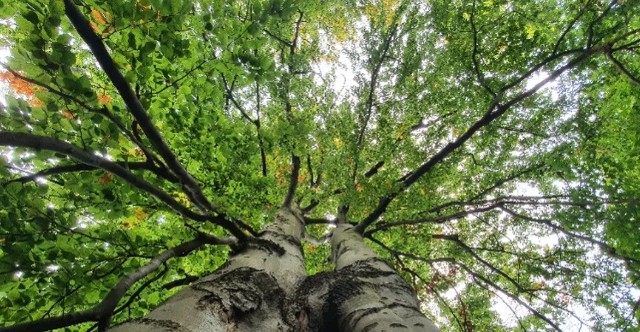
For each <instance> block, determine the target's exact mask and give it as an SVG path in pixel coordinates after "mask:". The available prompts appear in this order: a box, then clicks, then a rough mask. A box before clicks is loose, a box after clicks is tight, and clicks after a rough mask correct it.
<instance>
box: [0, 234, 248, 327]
mask: <svg viewBox="0 0 640 332" xmlns="http://www.w3.org/2000/svg"><path fill="white" fill-rule="evenodd" d="M233 243H235V241H234V240H233V239H230V238H216V237H204V236H202V235H200V236H198V237H196V238H195V239H193V240H191V241H189V242H185V243H182V244H180V245H178V246H176V247H173V248H170V249H168V250H166V251H164V252H163V253H161V254H160V255H158V256H156V257H154V258H153V259H152V260H151V262H149V263H147V264H146V265H144V266H143V267H141V268H139V269H138V270H136V271H134V272H132V273H130V274H129V275H127V276H125V277H124V278H122V279H120V281H119V282H118V283H117V284H116V285H115V286H113V287H112V288H111V291H110V292H109V294H107V296H106V297H105V298H104V299H103V300H102V301H101V302H100V303H99V304H97V305H96V306H94V307H93V308H91V309H89V310H86V311H82V312H76V313H71V314H66V315H63V316H59V317H52V318H45V319H40V320H37V321H33V322H29V323H24V324H18V325H14V326H8V327H0V332H18V331H20V332H21V331H25V332H26V331H30V332H36V331H48V330H53V329H58V328H63V327H68V326H72V325H76V324H80V323H85V322H92V321H93V322H98V323H99V326H100V327H99V330H100V331H105V330H106V329H107V328H108V327H109V321H110V319H111V315H112V314H113V311H114V309H115V308H116V306H117V305H118V302H120V299H122V297H123V296H124V295H125V294H126V292H127V291H128V290H129V288H131V286H133V285H134V284H135V283H136V282H137V281H139V280H141V279H143V278H145V277H146V276H148V275H149V274H151V273H152V272H154V271H156V270H157V269H158V268H159V267H160V266H162V265H163V264H164V262H166V261H167V260H168V259H170V258H173V257H182V256H185V255H187V254H189V253H190V252H192V251H194V250H196V249H198V248H200V247H202V246H203V245H205V244H219V245H220V244H221V245H231V244H233Z"/></svg>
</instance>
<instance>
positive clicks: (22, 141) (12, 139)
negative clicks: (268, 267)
mask: <svg viewBox="0 0 640 332" xmlns="http://www.w3.org/2000/svg"><path fill="white" fill-rule="evenodd" d="M0 145H5V146H19V147H25V148H32V149H44V150H49V151H54V152H58V153H61V154H63V155H66V156H68V157H71V158H73V159H75V160H77V161H79V162H81V163H83V164H86V165H89V166H93V167H96V168H100V169H103V170H105V171H107V172H111V173H113V174H115V175H116V176H118V177H120V178H122V179H123V180H125V181H127V182H128V183H130V184H131V185H133V186H134V187H136V188H138V189H141V190H143V191H145V192H148V193H150V194H151V195H153V196H154V197H156V198H158V199H159V200H160V201H162V202H163V203H165V204H167V205H168V206H170V207H171V208H173V209H174V210H175V211H176V212H178V213H180V214H181V215H183V216H185V217H187V218H190V219H193V220H196V221H211V222H214V223H216V224H217V225H219V226H221V227H222V228H224V229H226V230H228V231H229V232H231V233H232V234H233V235H234V236H236V237H237V238H238V240H242V239H244V238H245V237H246V235H244V233H243V232H242V231H240V230H239V229H238V227H237V226H236V224H238V223H239V222H238V221H236V222H235V223H234V222H231V221H229V220H227V219H226V217H225V216H224V215H221V214H220V215H217V216H212V215H202V214H198V213H196V212H193V211H191V210H190V209H189V208H187V207H185V206H183V205H182V204H180V203H178V202H177V201H176V200H175V199H174V198H173V197H172V196H171V195H169V194H167V193H166V192H164V191H162V190H161V189H159V188H157V187H155V186H154V185H152V184H151V183H149V182H147V181H145V180H144V179H142V178H139V177H137V176H135V175H134V174H132V173H131V172H129V171H128V170H127V169H126V168H124V167H122V166H120V165H119V164H117V163H115V162H112V161H109V160H107V159H105V158H102V157H100V156H97V155H95V154H92V153H89V152H87V151H84V150H82V149H80V148H78V147H76V146H74V145H72V144H69V143H67V142H64V141H61V140H57V139H54V138H50V137H45V136H37V135H31V134H25V133H15V132H0ZM240 224H241V223H240Z"/></svg>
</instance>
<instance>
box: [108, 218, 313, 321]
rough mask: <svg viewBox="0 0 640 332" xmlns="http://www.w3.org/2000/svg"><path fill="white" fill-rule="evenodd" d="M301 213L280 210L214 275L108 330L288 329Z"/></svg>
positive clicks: (298, 277) (299, 263)
mask: <svg viewBox="0 0 640 332" xmlns="http://www.w3.org/2000/svg"><path fill="white" fill-rule="evenodd" d="M302 220H303V219H302V216H301V215H300V213H299V212H298V211H297V210H295V209H293V210H292V209H288V208H282V209H280V211H278V214H277V216H276V220H275V221H274V222H273V223H271V224H270V225H269V226H267V227H266V229H265V230H264V231H263V232H262V234H261V235H260V236H259V237H257V238H255V239H252V240H251V241H249V242H248V243H246V246H245V247H244V248H241V249H239V251H238V252H237V253H235V254H233V255H232V256H231V257H230V258H229V260H228V261H227V263H225V264H224V265H223V266H222V267H220V269H218V270H217V271H216V272H215V273H213V274H211V275H209V276H206V277H204V278H202V279H200V280H198V281H197V282H195V283H193V284H192V285H191V286H189V287H187V288H185V289H184V290H182V291H180V292H179V293H178V294H176V295H175V296H173V297H172V298H170V299H169V300H168V301H167V302H165V303H164V304H163V305H161V306H160V307H158V308H157V309H155V310H154V311H152V312H151V313H150V314H148V315H147V316H145V317H144V318H142V319H137V320H134V321H131V322H127V323H125V324H122V325H119V326H117V327H114V328H113V329H111V331H117V332H129V331H131V332H134V331H136V332H145V331H185V332H186V331H189V332H205V331H206V332H211V331H252V332H256V331H289V330H291V327H290V326H291V325H290V323H289V322H288V320H289V318H288V317H286V314H285V310H284V307H285V305H286V304H287V295H288V294H292V293H293V291H294V290H295V287H296V286H297V285H298V284H300V283H301V281H302V280H303V279H304V278H305V276H306V272H305V267H304V258H303V255H302V250H301V245H300V240H301V238H302V234H303V232H304V224H303V221H302Z"/></svg>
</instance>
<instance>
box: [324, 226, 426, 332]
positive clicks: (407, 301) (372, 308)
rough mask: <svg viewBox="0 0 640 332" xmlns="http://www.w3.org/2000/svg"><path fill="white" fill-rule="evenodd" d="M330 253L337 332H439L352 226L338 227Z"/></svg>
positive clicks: (400, 281)
mask: <svg viewBox="0 0 640 332" xmlns="http://www.w3.org/2000/svg"><path fill="white" fill-rule="evenodd" d="M331 252H332V256H333V257H332V258H333V262H334V264H335V267H336V271H337V277H336V281H335V283H334V285H333V287H332V288H333V289H332V300H331V302H333V303H332V306H334V307H335V309H336V311H337V312H336V316H337V324H338V328H339V330H340V331H345V332H346V331H363V332H364V331H367V332H377V331H380V332H382V331H422V332H424V331H427V332H435V331H439V329H438V328H437V327H436V326H435V325H434V324H433V323H432V322H431V320H429V319H428V318H426V317H425V316H424V315H423V314H422V313H421V312H420V310H419V308H420V305H419V302H418V298H417V296H416V293H415V291H414V290H413V289H412V288H411V287H410V286H409V285H408V284H407V283H406V282H405V281H404V280H403V279H402V278H401V277H400V276H399V275H398V273H396V271H395V270H394V269H393V268H392V267H391V266H390V265H389V264H388V263H387V262H386V261H384V260H382V259H381V258H379V257H378V255H376V253H375V252H373V250H371V248H369V247H368V246H367V245H366V244H365V243H364V240H363V238H362V236H360V234H358V233H357V232H355V231H354V229H353V226H351V225H349V224H340V225H338V227H337V228H336V229H335V230H334V231H333V236H332V237H331Z"/></svg>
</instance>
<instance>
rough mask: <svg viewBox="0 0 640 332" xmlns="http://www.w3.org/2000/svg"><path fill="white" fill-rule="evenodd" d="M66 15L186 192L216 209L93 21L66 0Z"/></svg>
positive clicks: (197, 202) (204, 207) (204, 206)
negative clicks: (179, 157) (177, 155)
mask: <svg viewBox="0 0 640 332" xmlns="http://www.w3.org/2000/svg"><path fill="white" fill-rule="evenodd" d="M64 7H65V13H66V15H67V17H68V18H69V20H71V23H72V24H73V26H74V28H75V29H76V31H77V32H78V34H79V35H80V37H81V38H82V40H84V42H85V43H86V44H87V45H88V46H89V48H90V49H91V52H92V53H93V55H94V56H95V57H96V60H97V61H98V63H99V64H100V67H101V68H102V70H103V71H104V72H105V74H107V76H108V77H109V79H110V80H111V82H112V83H113V85H114V86H115V88H116V89H117V90H118V93H119V94H120V96H121V97H122V99H123V100H124V102H125V104H126V105H127V107H128V108H129V112H131V114H132V115H133V117H134V118H135V119H136V121H138V124H139V125H140V128H141V129H142V131H143V132H144V133H145V135H146V136H147V138H148V139H149V141H150V142H151V144H152V145H153V146H154V147H155V148H156V150H157V151H158V153H159V154H160V156H161V157H162V159H163V160H164V161H165V162H166V163H167V166H168V167H169V169H171V170H172V171H173V172H174V173H175V174H176V176H178V178H180V181H181V183H182V185H183V188H184V190H185V193H186V194H187V196H188V197H189V199H190V200H191V201H192V202H193V204H194V205H196V206H198V207H199V208H200V209H202V210H203V211H205V212H211V211H213V210H214V207H213V205H212V204H211V203H210V202H209V201H208V200H207V198H206V197H205V196H204V193H203V192H202V190H201V188H200V186H199V184H198V183H197V182H196V180H195V179H194V178H193V177H192V176H191V175H190V174H189V173H188V172H187V170H186V169H185V168H184V166H182V164H181V163H180V162H179V161H178V159H177V158H176V156H175V155H174V153H173V151H171V148H169V146H168V145H167V143H166V142H165V141H164V139H163V138H162V135H161V134H160V131H159V130H158V129H157V128H156V127H155V125H154V124H153V122H152V121H151V118H150V117H149V115H148V114H147V112H146V110H145V109H144V107H143V106H142V104H141V103H140V100H139V99H138V97H137V96H136V94H135V93H134V91H133V89H131V86H130V85H129V82H127V80H126V79H125V77H124V76H123V75H122V73H121V72H120V70H118V67H117V66H116V64H115V62H114V61H113V59H112V58H111V56H110V55H109V52H108V51H107V48H106V47H105V45H104V43H103V42H102V40H101V39H100V38H98V36H97V35H96V34H95V33H94V32H93V29H92V28H91V26H90V24H89V21H88V20H87V19H86V18H85V17H84V16H83V15H82V13H81V12H80V10H79V9H78V7H77V6H76V5H75V4H74V3H73V0H64Z"/></svg>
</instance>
